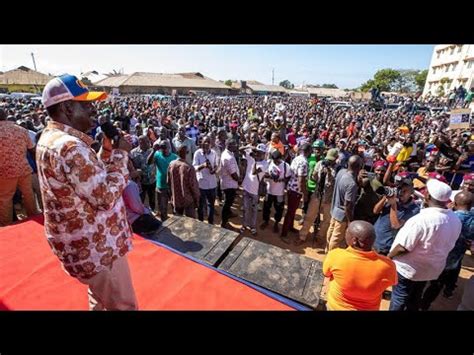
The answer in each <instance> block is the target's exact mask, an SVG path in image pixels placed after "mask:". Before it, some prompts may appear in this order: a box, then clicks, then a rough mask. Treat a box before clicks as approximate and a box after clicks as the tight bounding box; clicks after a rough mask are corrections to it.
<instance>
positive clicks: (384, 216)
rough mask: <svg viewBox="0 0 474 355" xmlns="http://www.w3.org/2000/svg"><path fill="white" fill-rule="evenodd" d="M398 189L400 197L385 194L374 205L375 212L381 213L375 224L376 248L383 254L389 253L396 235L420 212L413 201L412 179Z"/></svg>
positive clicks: (405, 180) (403, 182)
mask: <svg viewBox="0 0 474 355" xmlns="http://www.w3.org/2000/svg"><path fill="white" fill-rule="evenodd" d="M398 191H399V193H398V198H397V196H391V197H388V196H383V197H382V199H381V200H380V201H379V202H378V203H377V204H376V205H375V207H374V213H375V214H380V215H379V218H378V219H377V221H376V222H375V225H374V228H375V243H374V249H375V250H376V251H377V253H379V254H382V255H387V254H388V253H389V251H390V248H391V247H392V244H393V241H394V239H395V236H396V235H397V233H398V231H399V230H400V228H402V227H403V225H404V224H405V222H406V221H407V220H408V219H410V218H411V217H413V216H414V215H416V214H418V212H420V208H419V206H418V205H417V204H416V203H415V202H414V201H413V197H412V194H413V183H412V181H411V180H410V179H404V180H403V181H402V182H401V183H400V185H399V187H398Z"/></svg>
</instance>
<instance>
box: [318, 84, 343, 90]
mask: <svg viewBox="0 0 474 355" xmlns="http://www.w3.org/2000/svg"><path fill="white" fill-rule="evenodd" d="M321 87H322V88H326V89H339V88H338V87H337V85H336V84H323V85H321Z"/></svg>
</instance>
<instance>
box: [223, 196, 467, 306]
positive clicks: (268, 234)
mask: <svg viewBox="0 0 474 355" xmlns="http://www.w3.org/2000/svg"><path fill="white" fill-rule="evenodd" d="M241 197H242V190H240V191H239V193H238V195H237V197H236V200H235V202H234V207H233V208H232V212H234V213H235V214H238V215H239V216H238V217H234V218H231V219H230V224H231V226H232V227H234V228H235V230H236V231H238V230H239V229H240V227H242V224H241V223H242V213H243V212H242V209H241V208H238V207H237V206H242V199H241ZM262 207H263V199H261V201H260V208H259V213H258V219H257V230H258V232H257V235H256V236H252V235H251V234H250V232H249V231H245V232H244V233H243V235H244V236H246V237H250V238H254V239H257V240H259V241H262V242H265V243H269V244H272V245H275V246H278V247H280V248H283V249H287V250H291V251H293V252H295V253H299V254H303V255H305V256H307V257H309V258H313V259H316V260H319V261H321V262H322V261H323V260H324V257H325V254H324V247H325V245H326V241H325V240H326V238H325V237H324V238H322V237H320V236H318V237H317V238H316V239H315V241H314V248H313V247H312V242H313V241H312V238H308V240H307V241H306V243H305V244H303V245H301V246H295V245H293V240H295V239H296V238H297V237H298V235H297V234H295V233H291V232H290V233H289V236H290V238H291V243H290V244H286V243H284V242H283V241H281V239H280V238H279V234H276V233H273V230H272V229H273V224H274V220H273V214H274V210H272V213H271V219H270V223H269V225H268V227H267V228H265V230H261V229H260V224H261V222H262V212H261V208H262ZM221 209H222V207H221V206H220V205H219V204H218V203H216V212H217V214H216V216H215V218H214V220H215V221H214V223H215V224H216V225H218V224H220V216H221ZM285 213H286V209H285V212H284V214H283V219H284V216H285ZM301 213H302V211H301V209H298V210H297V213H296V217H295V223H294V227H295V228H296V229H298V230H299V229H300V228H301V225H300V224H299V223H298V222H299V221H300V220H301ZM283 219H282V221H281V222H280V226H279V227H280V231H281V226H282V223H283ZM473 273H474V255H471V254H470V252H469V251H468V252H467V253H466V255H465V256H464V260H463V267H462V270H461V274H460V276H459V279H458V287H457V288H456V290H455V292H454V297H453V298H452V299H447V298H445V297H443V296H442V294H441V295H440V296H438V298H437V299H436V301H435V302H433V304H432V306H431V310H436V311H439V310H456V309H457V307H458V305H459V303H460V302H461V298H462V294H463V290H464V284H465V283H466V281H467V280H468V279H469V278H470V277H471V275H473ZM326 287H327V279H326V280H325V286H323V289H322V292H321V298H322V300H325V299H326V297H325V294H326ZM389 304H390V301H388V300H385V299H382V304H381V307H380V309H381V310H388V307H389Z"/></svg>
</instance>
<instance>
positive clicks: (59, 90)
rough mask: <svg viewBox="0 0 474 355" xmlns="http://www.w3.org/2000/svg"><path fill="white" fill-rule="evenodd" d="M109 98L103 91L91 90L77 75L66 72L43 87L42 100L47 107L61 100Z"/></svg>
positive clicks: (99, 99)
mask: <svg viewBox="0 0 474 355" xmlns="http://www.w3.org/2000/svg"><path fill="white" fill-rule="evenodd" d="M106 98H107V93H105V92H103V91H89V89H88V88H87V86H86V85H84V83H83V82H82V81H80V80H79V79H78V78H77V77H75V76H74V75H70V74H64V75H61V76H58V77H56V78H54V79H52V80H50V81H49V82H48V83H47V84H46V86H45V87H44V89H43V97H42V102H43V105H44V106H45V107H50V106H52V105H56V104H58V103H60V102H64V101H68V100H74V101H101V100H105V99H106Z"/></svg>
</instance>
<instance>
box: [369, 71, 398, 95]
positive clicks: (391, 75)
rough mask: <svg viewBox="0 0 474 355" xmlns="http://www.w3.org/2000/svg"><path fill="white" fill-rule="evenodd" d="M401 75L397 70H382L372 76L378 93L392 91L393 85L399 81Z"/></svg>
mask: <svg viewBox="0 0 474 355" xmlns="http://www.w3.org/2000/svg"><path fill="white" fill-rule="evenodd" d="M400 77H401V74H400V72H399V71H398V70H394V69H382V70H379V71H378V72H377V73H375V75H374V81H375V84H376V85H377V87H378V88H379V89H380V91H390V90H393V86H394V84H395V83H396V82H397V80H399V79H400Z"/></svg>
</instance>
